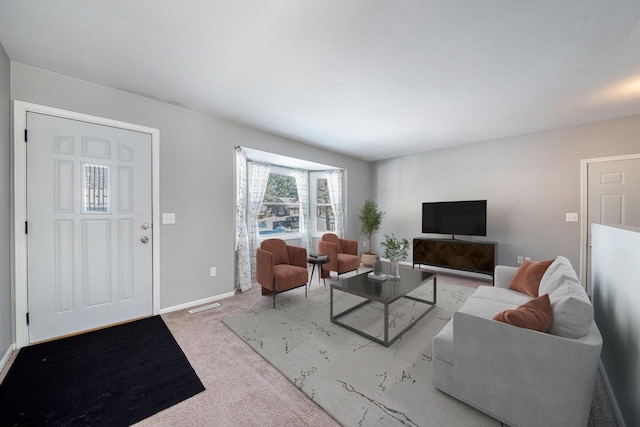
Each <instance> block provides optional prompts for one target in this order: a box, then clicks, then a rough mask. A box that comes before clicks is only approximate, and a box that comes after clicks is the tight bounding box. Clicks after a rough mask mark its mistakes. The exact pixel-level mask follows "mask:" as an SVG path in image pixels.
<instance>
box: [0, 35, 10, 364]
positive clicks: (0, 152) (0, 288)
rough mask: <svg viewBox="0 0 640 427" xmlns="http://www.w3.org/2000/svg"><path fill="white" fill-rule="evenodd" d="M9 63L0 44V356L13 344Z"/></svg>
mask: <svg viewBox="0 0 640 427" xmlns="http://www.w3.org/2000/svg"><path fill="white" fill-rule="evenodd" d="M10 74H11V73H10V62H9V57H8V56H7V54H6V52H5V51H4V48H3V47H2V45H1V44H0V359H2V358H3V357H4V355H5V353H6V351H7V350H8V349H9V346H10V345H11V344H12V343H13V338H12V336H13V330H12V327H11V325H12V324H13V322H12V315H11V306H12V304H11V238H10V236H11V235H10V230H11V203H10V202H11V200H10V196H9V181H10V167H9V165H10V162H9V157H10V154H9V153H10V150H9V147H10V141H11V137H10V120H11V103H10V100H9V87H10Z"/></svg>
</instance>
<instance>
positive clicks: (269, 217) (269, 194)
mask: <svg viewBox="0 0 640 427" xmlns="http://www.w3.org/2000/svg"><path fill="white" fill-rule="evenodd" d="M258 230H259V233H260V235H261V236H266V235H269V234H274V233H285V234H286V233H298V232H300V202H299V200H298V188H297V186H296V179H295V178H294V177H293V176H292V175H290V174H288V173H287V171H285V170H279V169H274V170H272V172H271V173H270V174H269V181H268V182H267V188H266V191H265V194H264V199H263V202H262V206H261V207H260V213H259V214H258Z"/></svg>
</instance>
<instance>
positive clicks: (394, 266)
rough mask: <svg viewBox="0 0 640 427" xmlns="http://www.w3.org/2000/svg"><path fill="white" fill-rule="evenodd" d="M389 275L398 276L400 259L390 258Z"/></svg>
mask: <svg viewBox="0 0 640 427" xmlns="http://www.w3.org/2000/svg"><path fill="white" fill-rule="evenodd" d="M389 277H392V278H397V277H400V261H398V260H397V259H392V260H390V261H389Z"/></svg>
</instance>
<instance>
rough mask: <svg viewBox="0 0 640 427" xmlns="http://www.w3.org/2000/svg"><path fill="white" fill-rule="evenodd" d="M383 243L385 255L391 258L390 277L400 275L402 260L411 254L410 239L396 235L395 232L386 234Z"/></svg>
mask: <svg viewBox="0 0 640 427" xmlns="http://www.w3.org/2000/svg"><path fill="white" fill-rule="evenodd" d="M381 245H382V247H383V248H384V257H385V258H387V259H389V277H400V261H404V260H405V259H406V258H407V256H409V239H407V238H406V237H403V238H399V237H396V235H395V234H394V233H391V234H385V235H384V240H383V241H382V243H381Z"/></svg>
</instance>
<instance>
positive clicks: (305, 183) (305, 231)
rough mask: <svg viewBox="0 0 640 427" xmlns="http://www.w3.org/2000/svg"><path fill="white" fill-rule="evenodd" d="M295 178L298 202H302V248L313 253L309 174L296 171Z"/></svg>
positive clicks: (303, 171)
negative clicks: (310, 225)
mask: <svg viewBox="0 0 640 427" xmlns="http://www.w3.org/2000/svg"><path fill="white" fill-rule="evenodd" d="M293 176H294V177H295V179H296V187H297V188H298V200H299V202H300V234H302V237H301V238H300V246H302V247H303V248H305V249H306V250H307V253H311V230H310V227H309V172H308V171H305V170H295V171H294V172H293Z"/></svg>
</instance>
